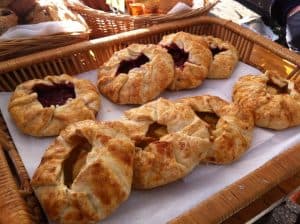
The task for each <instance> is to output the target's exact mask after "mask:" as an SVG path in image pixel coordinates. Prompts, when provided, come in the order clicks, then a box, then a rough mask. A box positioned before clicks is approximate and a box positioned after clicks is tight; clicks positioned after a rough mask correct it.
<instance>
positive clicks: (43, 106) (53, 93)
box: [8, 75, 100, 136]
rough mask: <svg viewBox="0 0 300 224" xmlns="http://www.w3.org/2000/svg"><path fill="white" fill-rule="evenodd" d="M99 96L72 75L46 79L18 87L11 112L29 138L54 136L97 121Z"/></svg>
mask: <svg viewBox="0 0 300 224" xmlns="http://www.w3.org/2000/svg"><path fill="white" fill-rule="evenodd" d="M99 109H100V95H99V94H98V92H97V88H96V87H95V86H94V85H93V84H92V83H91V82H90V81H88V80H83V79H76V78H73V77H71V76H69V75H61V76H47V77H45V78H44V79H33V80H30V81H27V82H24V83H22V84H20V85H19V86H17V88H16V89H15V91H14V93H13V94H12V96H11V98H10V102H9V105H8V110H9V112H10V114H11V117H12V118H13V120H14V121H15V123H16V125H17V126H18V128H19V129H20V130H21V131H22V132H24V133H25V134H28V135H33V136H54V135H58V134H59V132H60V131H61V130H62V129H64V128H65V127H66V126H67V125H68V124H71V123H73V122H76V121H81V120H87V119H92V120H94V119H95V118H96V115H97V113H98V111H99Z"/></svg>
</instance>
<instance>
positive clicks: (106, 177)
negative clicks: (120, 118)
mask: <svg viewBox="0 0 300 224" xmlns="http://www.w3.org/2000/svg"><path fill="white" fill-rule="evenodd" d="M133 157H134V143H133V142H132V141H131V140H130V139H129V138H128V137H127V136H125V135H124V134H122V133H121V132H119V131H117V130H115V129H113V128H111V127H109V126H107V125H106V124H105V123H104V122H96V121H92V120H85V121H79V122H76V123H74V124H71V125H69V126H68V127H67V128H66V129H64V130H63V131H62V132H61V133H60V135H59V136H58V137H57V138H56V139H55V141H54V142H53V143H52V144H51V145H50V146H49V148H48V149H47V150H46V152H45V154H44V155H43V158H42V161H41V163H40V165H39V167H38V168H37V170H36V171H35V173H34V175H33V178H32V181H31V185H32V187H33V189H34V191H35V193H36V196H37V198H38V199H39V201H40V203H41V205H42V207H43V208H44V210H45V211H46V213H47V215H48V217H49V219H50V220H52V221H55V223H73V224H77V223H78V224H81V223H96V222H97V221H99V220H101V219H104V218H105V217H107V216H108V215H110V214H111V213H112V212H113V211H114V210H115V209H116V208H117V207H119V205H120V204H121V203H122V202H124V201H125V200H126V199H127V198H128V196H129V194H130V191H131V182H132V173H133V171H132V167H133Z"/></svg>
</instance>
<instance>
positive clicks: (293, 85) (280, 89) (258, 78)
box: [233, 71, 300, 130]
mask: <svg viewBox="0 0 300 224" xmlns="http://www.w3.org/2000/svg"><path fill="white" fill-rule="evenodd" d="M299 87H300V76H299V75H295V76H294V77H293V78H291V79H287V78H284V77H282V76H281V75H280V74H278V73H277V72H272V71H268V72H266V73H265V74H261V75H246V76H243V77H241V78H240V79H239V80H238V82H237V83H236V84H235V85H234V88H233V100H234V102H235V103H237V104H239V105H241V107H246V108H249V109H250V110H251V111H252V112H253V114H254V120H255V124H256V125H257V126H259V127H264V128H270V129H274V130H283V129H286V128H289V127H294V126H299V125H300V113H299V111H300V88H299Z"/></svg>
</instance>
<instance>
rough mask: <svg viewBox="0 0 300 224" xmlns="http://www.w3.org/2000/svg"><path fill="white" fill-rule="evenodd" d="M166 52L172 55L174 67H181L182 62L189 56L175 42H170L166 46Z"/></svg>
mask: <svg viewBox="0 0 300 224" xmlns="http://www.w3.org/2000/svg"><path fill="white" fill-rule="evenodd" d="M166 49H167V50H168V53H169V54H170V55H172V58H173V61H174V63H175V66H176V67H180V68H183V66H184V63H185V62H186V61H187V60H188V58H189V53H187V52H185V51H184V50H183V49H181V48H179V47H178V46H177V45H176V44H174V43H173V44H171V45H170V46H166Z"/></svg>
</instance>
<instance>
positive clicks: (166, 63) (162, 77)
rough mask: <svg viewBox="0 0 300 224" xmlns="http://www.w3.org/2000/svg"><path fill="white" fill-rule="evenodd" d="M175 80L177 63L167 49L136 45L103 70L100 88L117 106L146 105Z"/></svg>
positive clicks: (119, 54) (114, 58)
mask: <svg viewBox="0 0 300 224" xmlns="http://www.w3.org/2000/svg"><path fill="white" fill-rule="evenodd" d="M173 77H174V66H173V60H172V57H171V56H170V55H169V54H168V53H167V51H166V50H165V49H163V48H161V47H160V46H156V45H142V44H132V45H130V46H129V47H127V48H125V49H122V50H120V51H118V52H115V53H114V54H113V55H112V57H111V58H110V59H109V60H108V61H107V62H106V63H105V64H104V65H103V66H101V67H100V69H99V75H98V89H99V90H100V92H101V93H102V94H103V95H105V96H106V97H108V98H109V99H110V100H111V101H112V102H114V103H118V104H143V103H146V102H148V101H150V100H152V99H154V98H156V97H157V96H158V95H159V94H160V93H161V92H162V91H163V90H165V89H166V88H167V86H168V85H169V84H170V83H171V82H172V80H173Z"/></svg>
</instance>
